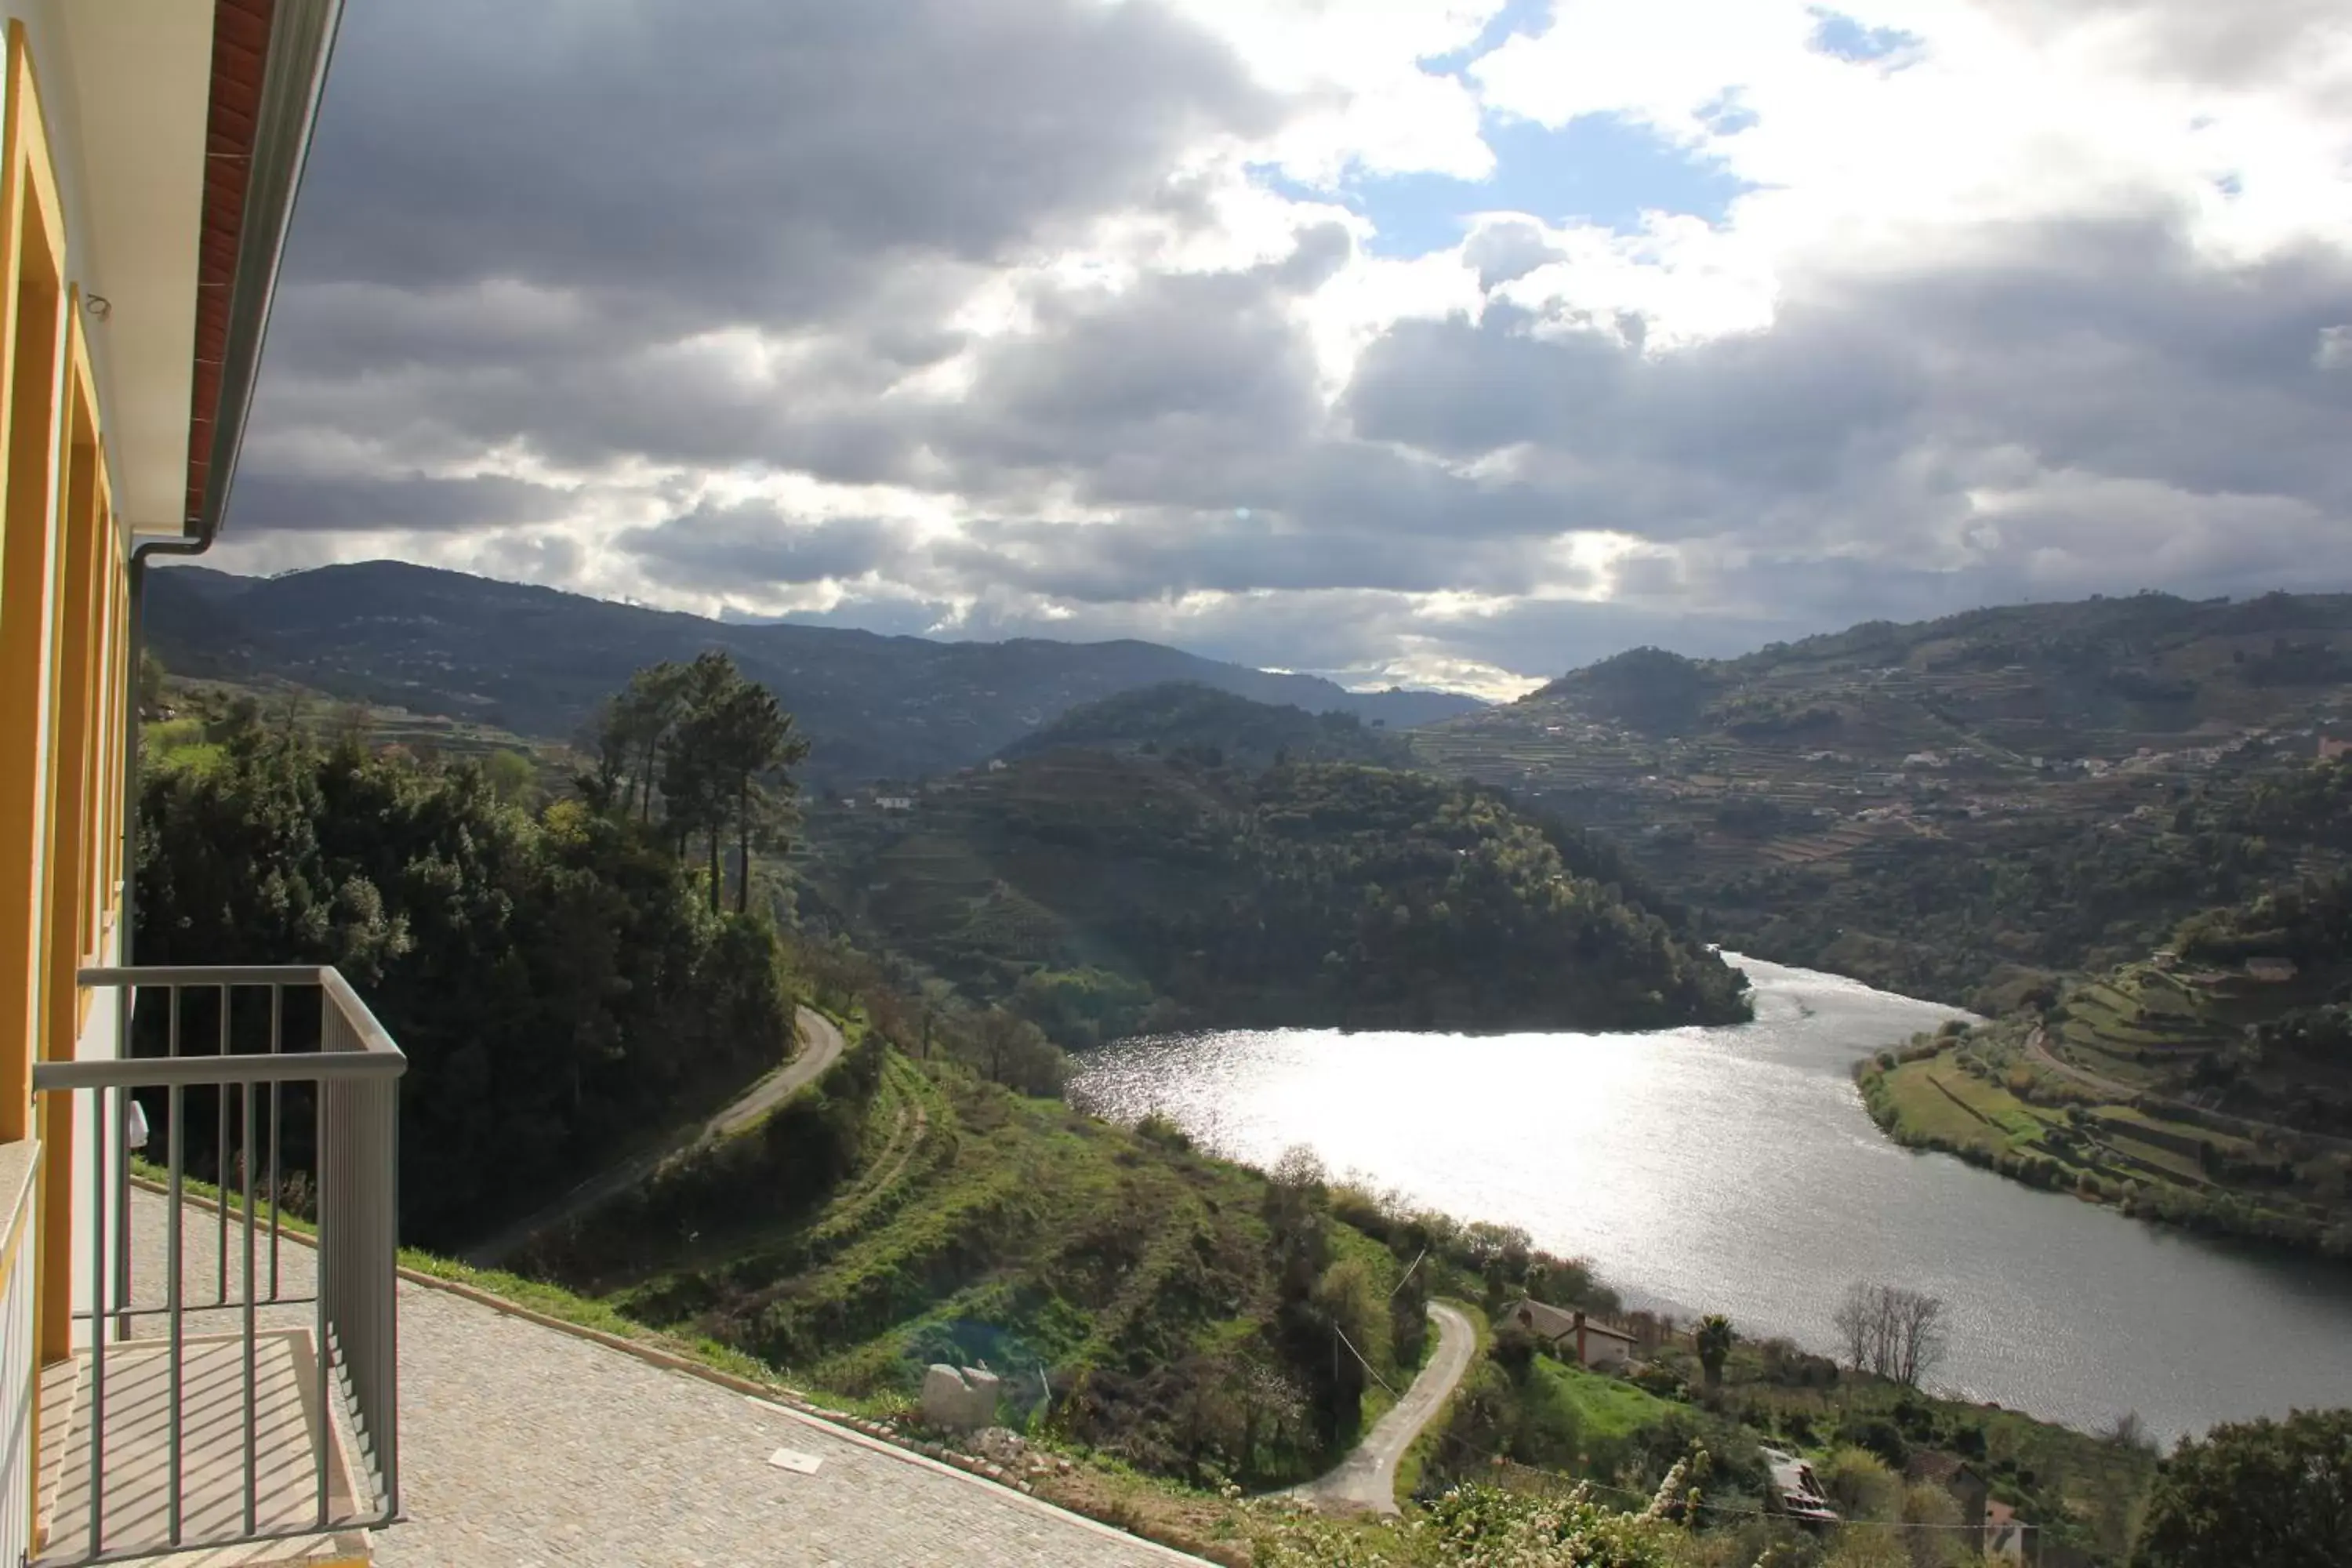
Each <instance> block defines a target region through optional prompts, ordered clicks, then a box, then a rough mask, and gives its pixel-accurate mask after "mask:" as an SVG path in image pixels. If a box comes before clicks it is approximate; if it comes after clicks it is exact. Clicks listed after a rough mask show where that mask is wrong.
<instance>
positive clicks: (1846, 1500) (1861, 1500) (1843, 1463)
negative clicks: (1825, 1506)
mask: <svg viewBox="0 0 2352 1568" xmlns="http://www.w3.org/2000/svg"><path fill="white" fill-rule="evenodd" d="M1814 1474H1815V1476H1816V1477H1817V1478H1818V1479H1820V1481H1821V1483H1822V1495H1823V1496H1824V1497H1827V1498H1828V1499H1829V1500H1830V1503H1831V1506H1832V1507H1834V1508H1835V1509H1836V1510H1838V1512H1840V1513H1842V1514H1843V1515H1844V1516H1845V1517H1846V1518H1848V1519H1854V1520H1871V1519H1875V1520H1883V1519H1893V1518H1894V1517H1895V1514H1896V1513H1897V1512H1898V1511H1900V1510H1901V1509H1902V1507H1903V1482H1902V1480H1901V1479H1899V1478H1898V1477H1897V1476H1896V1475H1895V1472H1894V1471H1893V1470H1891V1469H1889V1468H1887V1467H1886V1464H1885V1461H1884V1460H1882V1459H1881V1458H1879V1457H1878V1456H1877V1455H1876V1454H1874V1453H1872V1452H1870V1451H1869V1450H1868V1449H1866V1448H1855V1447H1843V1448H1839V1449H1837V1450H1836V1451H1835V1452H1833V1453H1832V1454H1831V1455H1830V1457H1829V1458H1826V1459H1823V1460H1822V1462H1821V1464H1820V1465H1818V1466H1816V1467H1815V1469H1814Z"/></svg>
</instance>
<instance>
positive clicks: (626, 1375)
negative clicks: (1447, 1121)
mask: <svg viewBox="0 0 2352 1568" xmlns="http://www.w3.org/2000/svg"><path fill="white" fill-rule="evenodd" d="M134 1206H135V1208H136V1209H137V1211H138V1214H137V1217H136V1219H135V1220H134V1224H133V1237H134V1245H135V1250H136V1252H137V1254H138V1258H139V1262H138V1265H137V1267H136V1268H135V1269H134V1276H135V1278H136V1279H137V1281H138V1284H139V1286H140V1287H141V1288H140V1289H136V1290H135V1291H134V1295H135V1296H136V1297H141V1298H143V1297H146V1296H147V1295H149V1293H150V1288H152V1287H158V1286H159V1282H160V1279H161V1276H162V1267H161V1254H162V1250H163V1248H162V1246H161V1233H162V1230H163V1207H164V1205H163V1202H162V1200H160V1199H157V1198H153V1197H152V1196H150V1195H149V1194H143V1193H142V1194H138V1195H137V1197H136V1200H135V1203H134ZM185 1223H186V1226H187V1230H186V1232H185V1234H187V1235H188V1237H189V1242H188V1246H187V1247H186V1252H187V1263H188V1267H189V1274H190V1280H189V1296H190V1299H191V1300H192V1301H193V1300H206V1299H208V1298H207V1295H206V1292H208V1291H209V1290H210V1289H211V1279H212V1274H211V1269H212V1267H213V1263H214V1260H215V1257H216V1253H217V1248H216V1246H215V1237H214V1235H213V1230H212V1226H213V1221H212V1218H211V1216H210V1215H198V1214H197V1213H196V1212H194V1210H193V1209H192V1210H191V1211H190V1213H189V1215H188V1217H187V1220H186V1222H185ZM200 1226H201V1227H202V1228H201V1229H200V1228H199V1227H200ZM235 1235H236V1233H235V1232H234V1231H232V1236H235ZM199 1236H201V1237H203V1243H202V1245H199V1244H198V1241H197V1237H199ZM263 1246H264V1247H265V1248H266V1247H267V1239H266V1237H265V1238H264V1241H263ZM232 1258H233V1259H234V1261H233V1262H232V1269H233V1271H234V1272H235V1276H236V1278H237V1279H239V1280H240V1282H241V1277H242V1260H243V1254H242V1248H241V1245H237V1246H236V1250H234V1251H233V1252H232ZM311 1261H312V1259H311V1254H310V1249H309V1248H307V1247H299V1246H294V1245H291V1244H289V1245H287V1246H285V1247H283V1248H282V1250H281V1258H280V1268H281V1271H282V1274H283V1278H284V1282H285V1289H286V1290H287V1291H288V1292H289V1294H293V1293H300V1292H305V1291H307V1290H308V1289H310V1277H311ZM267 1268H268V1266H267V1262H266V1253H265V1261H264V1262H263V1264H262V1266H261V1272H262V1273H263V1275H264V1277H265V1278H266V1275H267ZM264 1291H265V1293H266V1291H267V1286H266V1285H265V1286H264ZM279 1311H281V1312H290V1310H289V1309H279ZM221 1326H226V1324H223V1325H221ZM189 1330H190V1331H191V1332H196V1331H200V1329H199V1323H198V1320H197V1317H196V1315H195V1314H194V1313H192V1314H190V1321H189ZM400 1374H401V1375H400V1385H401V1460H402V1464H401V1483H402V1485H401V1489H402V1493H403V1496H402V1502H403V1505H404V1510H405V1512H406V1514H407V1519H406V1521H404V1522H403V1523H401V1524H397V1525H394V1526H391V1527H390V1528H388V1529H385V1530H383V1531H379V1532H378V1533H377V1535H376V1550H375V1560H376V1561H377V1562H378V1563H383V1564H386V1565H387V1568H531V1565H537V1568H554V1565H556V1564H559V1563H561V1564H574V1563H578V1564H595V1565H597V1568H635V1565H639V1564H643V1565H645V1568H733V1565H735V1564H753V1563H776V1564H795V1565H797V1564H812V1565H830V1568H920V1565H927V1564H946V1563H955V1564H996V1563H1005V1564H1012V1565H1016V1568H1080V1565H1085V1568H1146V1565H1154V1568H1167V1565H1169V1564H1181V1563H1192V1564H1194V1568H1198V1563H1197V1560H1196V1559H1193V1558H1190V1557H1185V1556H1182V1555H1181V1554H1179V1553H1176V1552H1169V1551H1167V1550H1165V1549H1163V1548H1160V1547H1158V1546H1154V1545H1152V1544H1151V1543H1150V1542H1142V1541H1138V1540H1136V1539H1134V1538H1133V1537H1130V1536H1127V1535H1124V1534H1121V1533H1119V1532H1118V1531H1111V1530H1108V1529H1106V1528H1104V1527H1101V1526H1097V1525H1095V1524H1093V1523H1091V1522H1089V1521H1086V1520H1082V1519H1079V1518H1077V1517H1076V1516H1075V1515H1072V1514H1068V1513H1065V1512H1063V1511H1062V1510H1057V1509H1052V1508H1048V1507H1046V1506H1045V1505H1044V1504H1042V1503H1039V1502H1037V1501H1035V1500H1034V1499H1031V1498H1028V1497H1025V1496H1024V1495H1022V1494H1020V1493H1018V1492H1015V1491H1013V1490H1010V1489H1006V1488H1003V1487H999V1486H995V1485H993V1484H992V1483H989V1482H986V1481H983V1480H981V1479H977V1478H974V1477H970V1476H965V1475H962V1474H961V1473H959V1472H956V1471H952V1470H949V1469H947V1468H944V1467H934V1466H933V1465H931V1464H929V1462H927V1461H924V1460H921V1459H919V1458H916V1457H914V1456H909V1455H906V1454H903V1453H900V1452H899V1451H898V1450H895V1449H890V1448H888V1447H883V1446H877V1445H873V1444H869V1443H867V1442H866V1441H865V1440H863V1439H862V1438H860V1437H858V1436H856V1435H853V1434H848V1433H845V1432H843V1431H842V1430H841V1429H840V1428H838V1427H835V1426H830V1425H828V1424H826V1423H824V1422H821V1421H817V1420H815V1419H814V1418H812V1417H808V1416H803V1415H800V1414H798V1413H797V1412H793V1411H789V1410H785V1409H782V1408H781V1407H779V1406H776V1405H768V1404H765V1403H764V1402H761V1401H759V1400H754V1399H751V1398H748V1397H746V1396H744V1395H742V1394H737V1393H735V1392H733V1391H731V1390H730V1389H726V1388H723V1387H720V1386H719V1385H718V1384H710V1383H705V1382H703V1381H702V1380H700V1379H698V1378H696V1377H692V1376H689V1375H688V1374H686V1373H677V1372H672V1371H669V1370H667V1369H666V1368H662V1367H656V1366H653V1365H649V1364H647V1363H644V1362H641V1361H638V1360H636V1359H635V1357H633V1356H630V1355H627V1354H625V1353H624V1352H619V1351H615V1350H612V1349H610V1348H608V1347H606V1346H604V1345H600V1344H597V1343H595V1342H592V1341H588V1340H583V1339H579V1338H575V1337H574V1336H572V1335H570V1334H566V1333H563V1332H562V1331H558V1330H554V1329H550V1328H544V1327H541V1325H539V1324H536V1323H532V1322H530V1321H526V1320H523V1319H520V1318H514V1317H509V1316H508V1315H506V1314H505V1313H502V1312H499V1311H498V1310H494V1309H492V1308H489V1307H486V1306H483V1305H481V1304H479V1303H478V1302H475V1301H471V1300H467V1299H465V1298H464V1297H461V1296H456V1295H452V1294H450V1293H449V1292H447V1291H443V1290H436V1289H430V1288H428V1287H425V1286H420V1285H415V1284H410V1283H407V1282H403V1283H402V1285H401V1287H400ZM780 1449H791V1450H793V1451H794V1452H796V1453H798V1454H802V1455H806V1456H808V1457H810V1458H814V1459H816V1460H817V1461H818V1465H817V1468H816V1472H815V1473H814V1475H802V1474H798V1473H796V1472H794V1471H793V1470H791V1469H788V1468H781V1467H778V1466H776V1465H772V1464H771V1463H770V1462H769V1460H770V1456H771V1455H773V1454H775V1453H777V1451H778V1450H780Z"/></svg>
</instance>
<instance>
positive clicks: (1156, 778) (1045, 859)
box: [803, 749, 1746, 1043]
mask: <svg viewBox="0 0 2352 1568" xmlns="http://www.w3.org/2000/svg"><path fill="white" fill-rule="evenodd" d="M805 832H806V837H807V839H808V853H809V856H810V858H809V860H808V861H807V862H806V863H805V864H804V866H803V876H804V879H805V880H806V883H807V886H806V887H805V888H804V889H803V899H804V903H824V904H828V905H830V907H831V910H832V912H833V913H834V914H835V917H836V918H839V919H841V920H842V921H844V922H845V923H847V924H849V925H851V926H852V927H853V928H854V929H856V930H858V931H862V932H864V933H866V936H867V937H868V939H869V940H873V941H877V942H884V943H887V944H888V945H889V946H891V947H894V948H896V949H898V950H899V951H902V952H908V953H910V954H912V955H914V956H916V957H918V958H919V959H921V960H922V961H924V962H925V963H929V965H931V966H932V967H933V968H935V969H936V970H938V971H939V972H940V973H942V974H944V975H946V976H948V977H949V978H950V979H952V980H955V981H957V982H958V983H959V984H964V985H966V986H968V987H970V988H972V989H974V990H976V991H978V992H981V993H982V994H990V993H993V992H996V991H1001V990H1008V989H1013V988H1014V987H1015V986H1017V987H1018V990H1019V994H1020V996H1021V998H1022V1002H1021V1005H1022V1006H1023V1009H1024V1011H1025V1012H1027V1013H1029V1014H1030V1015H1031V1016H1035V1017H1039V1018H1041V1019H1043V1020H1044V1021H1045V1022H1046V1023H1047V1024H1048V1025H1049V1026H1052V1027H1053V1029H1054V1032H1055V1034H1056V1035H1057V1036H1059V1037H1061V1038H1063V1039H1065V1040H1068V1041H1072V1042H1074V1043H1083V1042H1084V1041H1085V1040H1086V1039H1087V1038H1089V1037H1093V1036H1097V1035H1099V1036H1100V1037H1114V1036H1116V1035H1118V1034H1121V1033H1125V1032H1128V1031H1129V1030H1132V1029H1134V1028H1137V1027H1178V1026H1208V1025H1232V1026H1245V1025H1266V1026H1272V1025H1309V1026H1328V1025H1338V1026H1355V1027H1375V1026H1412V1027H1423V1028H1460V1029H1497V1028H1517V1027H1553V1028H1571V1027H1591V1028H1622V1027H1646V1026H1664V1025H1671V1024H1681V1023H1691V1022H1700V1021H1722V1020H1728V1019H1733V1018H1738V1017H1744V1016H1746V1003H1745V1001H1744V1000H1743V999H1742V994H1741V993H1742V990H1743V983H1742V981H1741V979H1740V977H1739V976H1738V973H1737V972H1735V971H1733V970H1732V969H1730V968H1729V967H1727V965H1725V964H1724V963H1723V962H1722V961H1721V960H1720V959H1719V958H1717V957H1716V956H1715V955H1714V954H1712V953H1710V952H1706V950H1705V949H1704V948H1702V947H1700V946H1698V945H1696V944H1695V943H1693V942H1688V941H1686V940H1685V939H1684V938H1683V937H1682V936H1681V935H1680V934H1678V932H1677V931H1676V930H1675V927H1674V926H1673V925H1671V924H1670V923H1669V921H1667V920H1666V919H1665V918H1664V917H1661V916H1660V915H1658V914H1656V913H1654V912H1652V911H1651V910H1647V909H1645V908H1643V907H1642V906H1641V905H1640V904H1638V903H1636V902H1634V901H1632V900H1631V899H1630V898H1629V897H1628V896H1627V894H1626V893H1625V891H1624V890H1623V889H1622V887H1621V886H1618V885H1614V884H1612V881H1610V880H1608V879H1612V878H1616V877H1621V876H1622V871H1620V870H1619V869H1618V868H1617V863H1616V862H1615V860H1614V858H1613V857H1612V855H1611V854H1610V852H1609V851H1608V850H1606V849H1605V847H1601V846H1598V845H1595V844H1593V843H1591V842H1589V841H1587V840H1586V839H1584V838H1583V837H1581V836H1580V835H1579V834H1577V833H1575V832H1574V831H1573V830H1571V829H1569V828H1566V827H1563V826H1559V825H1558V824H1555V823H1548V822H1544V821H1541V820H1538V819H1537V818H1533V817H1530V816H1525V815H1522V814H1521V813H1519V812H1518V811H1517V810H1515V809H1514V808H1513V807H1512V806H1511V805H1509V804H1508V803H1507V801H1506V800H1505V799H1504V798H1503V797H1501V796H1500V795H1497V794H1496V793H1495V792H1493V791H1490V790H1484V789H1480V788H1477V787H1475V786H1474V785H1467V784H1447V783H1444V782H1441V781H1439V780H1436V779H1433V778H1430V777H1427V776H1425V775H1422V774H1418V773H1397V772H1391V771H1388V770H1385V769H1378V768H1366V767H1357V766H1349V765H1342V764H1320V763H1318V764H1293V765H1288V766H1284V767H1277V768H1274V769H1270V770H1268V771H1266V772H1265V773H1248V772H1246V771H1244V770H1240V769H1234V768H1214V767H1209V766H1206V765H1203V764H1202V763H1199V762H1198V761H1195V760H1193V759H1191V758H1188V757H1185V756H1181V755H1177V756H1165V757H1151V756H1145V755H1139V754H1133V755H1125V756H1121V755H1117V754H1113V753H1110V752H1101V751H1085V750H1074V749H1060V750H1055V751H1052V752H1046V753H1045V754H1044V755H1042V756H1038V757H1034V758H1029V759H1025V760H1023V761H1021V762H1017V763H1013V764H1012V765H1010V766H1008V767H1006V768H1004V769H1003V770H1001V771H991V772H985V773H972V774H968V775H965V776H964V777H962V778H961V779H959V780H957V781H954V782H953V783H952V784H949V785H945V786H942V787H940V788H938V789H935V790H932V791H929V792H926V793H924V794H922V795H919V796H917V797H914V800H913V804H912V807H911V809H906V810H892V811H877V810H876V809H874V803H871V802H858V803H852V804H848V805H844V804H841V803H838V802H835V803H829V804H824V805H813V806H812V807H811V808H810V812H809V817H808V821H807V824H806V828H805Z"/></svg>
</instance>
